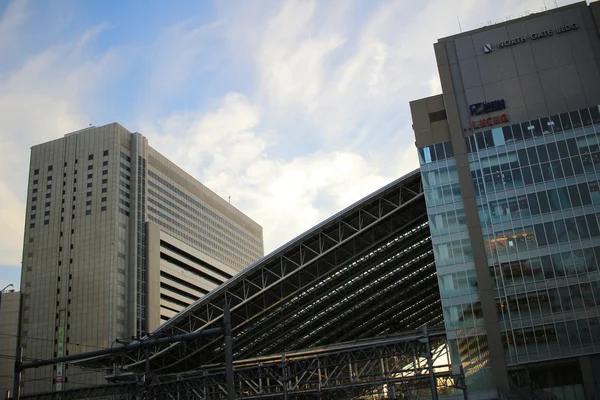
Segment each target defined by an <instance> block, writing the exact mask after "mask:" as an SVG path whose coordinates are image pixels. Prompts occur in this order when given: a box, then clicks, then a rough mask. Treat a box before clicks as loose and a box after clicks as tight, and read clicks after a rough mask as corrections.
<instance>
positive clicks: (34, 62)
mask: <svg viewBox="0 0 600 400" xmlns="http://www.w3.org/2000/svg"><path fill="white" fill-rule="evenodd" d="M26 6H27V3H25V2H20V1H15V2H13V3H11V4H10V5H9V8H8V11H7V12H6V13H5V15H4V16H3V18H2V21H1V22H0V32H2V31H3V30H7V31H10V35H9V37H10V36H11V35H13V36H17V37H18V35H19V32H20V30H21V29H25V28H24V26H23V22H24V21H23V19H24V18H25V17H24V16H25V15H27V13H28V10H27V7H26ZM15 14H18V16H15ZM15 21H16V22H15ZM102 29H104V26H102V25H99V26H95V27H92V28H91V29H89V30H88V31H85V32H83V33H82V34H81V35H80V36H78V37H75V38H73V39H72V40H71V41H69V42H66V43H61V44H57V45H56V46H54V47H51V48H46V49H43V50H42V51H41V52H39V53H30V54H27V55H26V56H25V57H24V61H23V62H21V63H19V64H18V65H17V66H16V67H15V68H14V69H11V70H8V71H3V73H2V75H0V92H1V93H2V96H1V97H0V148H1V149H2V153H3V156H2V158H1V159H0V226H2V229H1V230H0V258H1V259H0V264H3V265H19V264H20V262H21V251H22V250H21V246H22V241H23V228H24V221H25V200H26V188H27V173H28V168H29V147H30V146H33V145H35V144H38V143H41V142H44V141H47V140H51V139H54V138H57V137H60V136H62V135H63V134H65V133H67V132H70V131H73V130H76V129H80V128H81V127H83V126H85V125H87V122H89V114H87V113H86V110H85V109H84V107H85V104H86V102H85V100H84V99H85V98H86V97H87V96H88V94H89V93H90V92H92V91H93V90H94V88H97V87H98V86H100V85H102V83H103V82H105V79H106V78H107V75H109V74H107V70H109V69H110V66H111V64H112V63H113V62H114V60H115V55H114V54H113V53H112V52H107V53H104V54H101V55H99V56H94V55H91V54H90V53H89V51H88V48H89V45H90V41H92V40H93V38H94V37H95V36H96V35H97V34H98V33H99V32H100V31H101V30H102ZM0 40H1V39H0ZM3 44H4V42H3ZM0 47H1V46H0ZM9 49H10V46H9ZM20 52H21V53H20V54H22V49H21V50H20ZM11 54H12V52H11V51H7V52H5V53H3V56H4V57H11Z"/></svg>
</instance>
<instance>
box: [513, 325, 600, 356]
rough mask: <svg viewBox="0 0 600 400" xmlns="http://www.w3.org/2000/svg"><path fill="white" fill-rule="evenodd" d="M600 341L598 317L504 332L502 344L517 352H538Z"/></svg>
mask: <svg viewBox="0 0 600 400" xmlns="http://www.w3.org/2000/svg"><path fill="white" fill-rule="evenodd" d="M592 343H600V321H599V320H598V318H595V317H594V318H588V319H579V320H576V321H566V322H562V321H560V322H555V323H552V324H545V325H540V326H534V327H528V328H523V329H514V330H511V331H507V332H502V344H503V346H504V348H505V349H509V348H510V349H511V350H512V351H515V352H516V353H517V354H526V353H538V352H540V351H548V350H555V349H559V348H562V349H568V348H573V347H580V346H585V345H589V344H592Z"/></svg>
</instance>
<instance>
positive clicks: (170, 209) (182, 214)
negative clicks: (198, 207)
mask: <svg viewBox="0 0 600 400" xmlns="http://www.w3.org/2000/svg"><path fill="white" fill-rule="evenodd" d="M148 194H149V195H150V196H148V202H149V203H152V204H154V205H155V206H156V207H158V208H160V209H161V210H163V211H165V212H167V213H168V214H170V215H171V216H173V217H174V218H175V219H177V220H179V221H181V222H183V223H184V224H187V225H189V228H191V229H192V231H195V232H196V237H198V238H202V239H204V238H206V237H208V238H210V239H211V240H206V241H207V243H209V244H211V245H214V244H215V243H218V244H221V245H223V246H225V247H227V248H228V249H230V250H232V251H234V252H239V249H237V248H236V247H235V245H238V246H239V247H240V248H241V249H242V250H243V251H244V252H245V253H247V254H248V255H249V257H250V258H257V257H260V254H258V253H257V252H256V251H252V249H249V248H247V247H246V246H243V245H242V246H240V245H239V243H238V242H235V241H233V240H231V239H230V238H229V237H227V236H224V235H219V236H221V237H223V238H225V239H227V241H228V242H230V243H232V244H233V246H232V245H231V244H229V243H227V242H226V241H224V240H222V239H221V238H219V237H217V236H215V235H213V234H211V233H210V232H209V231H211V232H215V233H216V234H220V233H221V232H219V231H217V230H215V229H213V228H212V227H211V226H209V225H208V224H206V223H205V222H204V221H202V220H200V219H199V218H198V217H197V214H192V213H189V212H187V211H186V210H184V209H182V208H180V207H178V206H177V205H175V204H173V203H172V202H170V201H168V200H167V199H165V198H164V197H162V196H160V195H159V194H158V193H156V192H154V191H153V190H152V189H149V190H148ZM153 197H156V198H157V199H158V200H160V201H161V202H164V203H165V204H166V206H163V205H162V204H161V203H159V202H158V201H156V200H154V198H153ZM202 227H204V228H207V230H205V229H203V228H202ZM244 244H245V243H244Z"/></svg>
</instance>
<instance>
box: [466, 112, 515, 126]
mask: <svg viewBox="0 0 600 400" xmlns="http://www.w3.org/2000/svg"><path fill="white" fill-rule="evenodd" d="M505 122H508V114H506V113H503V114H500V115H494V116H492V117H487V118H480V119H476V120H473V121H471V127H472V128H473V129H481V128H485V127H486V126H494V125H499V124H503V123H505Z"/></svg>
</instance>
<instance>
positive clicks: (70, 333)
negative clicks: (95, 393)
mask: <svg viewBox="0 0 600 400" xmlns="http://www.w3.org/2000/svg"><path fill="white" fill-rule="evenodd" d="M262 256H263V242H262V228H261V227H260V226H259V225H258V224H257V223H256V222H254V221H253V220H251V219H250V218H249V217H247V216H246V215H244V214H243V213H242V212H240V211H239V210H237V209H236V208H235V207H233V206H232V205H231V204H229V203H228V202H227V201H225V200H223V199H222V198H221V197H219V196H217V195H216V194H215V193H214V192H212V191H210V190H209V189H208V188H206V187H205V186H203V185H202V184H201V183H200V182H198V181H197V180H195V179H194V178H193V177H191V176H190V175H188V174H187V173H185V172H184V171H183V170H182V169H181V168H179V167H177V166H176V165H175V164H174V163H173V162H171V161H169V160H168V159H167V158H166V157H164V156H163V155H161V154H160V153H158V152H157V151H156V150H155V149H153V148H152V147H150V146H149V145H148V140H147V138H145V137H144V136H143V135H141V134H139V133H130V132H128V131H127V130H126V129H125V128H123V127H122V126H120V125H119V124H117V123H113V124H109V125H106V126H101V127H89V128H86V129H83V130H81V131H77V132H74V133H70V134H67V135H65V136H64V137H63V138H61V139H57V140H54V141H51V142H48V143H43V144H40V145H37V146H34V147H32V149H31V161H30V171H29V189H28V198H27V213H26V226H25V238H24V246H23V270H22V279H21V290H22V294H23V310H22V318H21V332H22V335H21V345H22V346H23V348H24V350H23V356H24V357H25V358H26V359H47V358H52V357H56V356H60V355H66V354H73V353H76V352H82V351H91V350H95V349H98V348H106V347H110V346H112V345H114V344H115V341H116V340H117V339H122V338H131V337H132V336H143V335H145V334H146V333H148V332H150V331H152V330H153V329H154V328H156V327H157V326H158V325H159V324H160V323H161V322H164V321H165V320H167V319H168V318H170V317H171V316H173V315H174V314H175V313H177V312H178V311H180V310H181V309H183V308H185V307H186V306H187V305H188V304H190V303H192V302H193V301H194V300H197V299H198V298H199V297H201V296H202V295H204V294H206V293H208V292H209V291H210V290H212V289H213V288H215V287H216V286H218V285H219V284H220V283H222V282H224V281H225V280H227V279H229V278H230V277H232V276H233V275H235V274H236V273H237V272H238V271H240V270H242V269H243V268H244V267H246V266H247V265H249V264H251V263H252V262H254V261H256V260H257V259H259V258H260V257H262ZM101 381H102V377H101V374H96V373H90V371H84V370H80V369H78V368H76V367H73V366H66V365H62V364H59V365H57V366H55V367H52V366H51V367H45V368H39V369H35V370H28V371H26V372H25V374H24V376H23V383H22V387H23V393H28V392H39V391H48V390H64V389H68V388H73V387H77V386H82V385H89V384H95V383H101Z"/></svg>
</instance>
